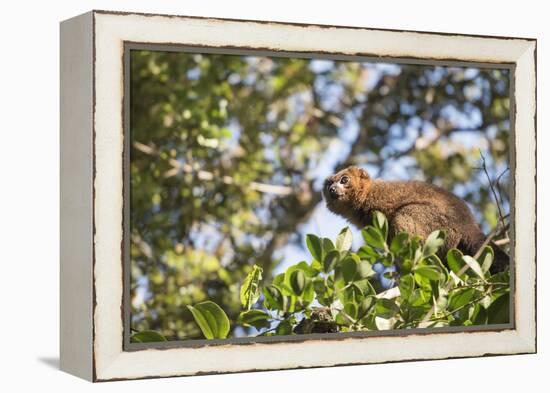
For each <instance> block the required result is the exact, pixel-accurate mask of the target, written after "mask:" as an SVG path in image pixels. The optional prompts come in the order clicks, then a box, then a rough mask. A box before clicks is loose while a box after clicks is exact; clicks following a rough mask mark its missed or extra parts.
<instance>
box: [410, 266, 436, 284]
mask: <svg viewBox="0 0 550 393" xmlns="http://www.w3.org/2000/svg"><path fill="white" fill-rule="evenodd" d="M414 274H418V275H419V276H422V277H424V278H427V279H428V280H432V281H439V280H440V279H441V278H442V274H441V272H440V271H439V269H437V268H436V267H433V266H417V267H415V268H414Z"/></svg>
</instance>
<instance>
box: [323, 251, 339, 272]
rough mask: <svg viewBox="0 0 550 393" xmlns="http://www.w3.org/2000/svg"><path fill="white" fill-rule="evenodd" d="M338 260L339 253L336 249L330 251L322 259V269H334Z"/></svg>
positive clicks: (325, 270)
mask: <svg viewBox="0 0 550 393" xmlns="http://www.w3.org/2000/svg"><path fill="white" fill-rule="evenodd" d="M339 260H340V253H339V252H338V250H332V251H330V252H329V253H328V254H327V255H326V257H325V259H324V261H323V270H324V272H325V273H328V272H330V271H332V270H333V269H334V267H335V266H336V264H337V263H338V261H339Z"/></svg>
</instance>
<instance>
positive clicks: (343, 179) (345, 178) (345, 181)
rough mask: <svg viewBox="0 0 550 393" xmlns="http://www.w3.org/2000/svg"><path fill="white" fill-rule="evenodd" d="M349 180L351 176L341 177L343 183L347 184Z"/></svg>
mask: <svg viewBox="0 0 550 393" xmlns="http://www.w3.org/2000/svg"><path fill="white" fill-rule="evenodd" d="M348 181H349V177H347V176H344V177H342V178H341V179H340V183H341V184H346V183H347V182H348Z"/></svg>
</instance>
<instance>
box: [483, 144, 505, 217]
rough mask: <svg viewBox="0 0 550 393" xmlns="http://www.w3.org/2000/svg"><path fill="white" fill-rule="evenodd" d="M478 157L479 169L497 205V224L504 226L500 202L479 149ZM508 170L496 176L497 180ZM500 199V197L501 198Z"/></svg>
mask: <svg viewBox="0 0 550 393" xmlns="http://www.w3.org/2000/svg"><path fill="white" fill-rule="evenodd" d="M479 155H480V156H481V164H482V167H481V169H483V172H484V173H485V176H487V180H488V181H489V187H490V189H491V193H492V194H493V197H494V198H495V202H496V204H497V209H498V216H499V224H500V225H504V215H503V214H502V208H501V207H500V201H499V198H498V196H497V193H496V191H495V187H494V186H493V182H492V181H491V176H489V171H488V170H487V164H486V162H485V156H484V155H483V152H482V151H481V149H479ZM507 170H508V168H507V169H506V170H505V171H504V172H502V173H501V174H500V175H499V176H498V178H497V179H498V180H500V178H501V177H502V175H503V174H504V173H505V172H506V171H507ZM498 180H497V183H498ZM501 197H502V196H501Z"/></svg>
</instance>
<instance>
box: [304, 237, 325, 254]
mask: <svg viewBox="0 0 550 393" xmlns="http://www.w3.org/2000/svg"><path fill="white" fill-rule="evenodd" d="M306 245H307V249H308V250H309V252H310V253H311V256H313V258H314V259H316V260H317V261H322V260H323V245H322V243H321V239H319V238H318V237H317V236H315V235H312V234H308V235H306Z"/></svg>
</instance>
